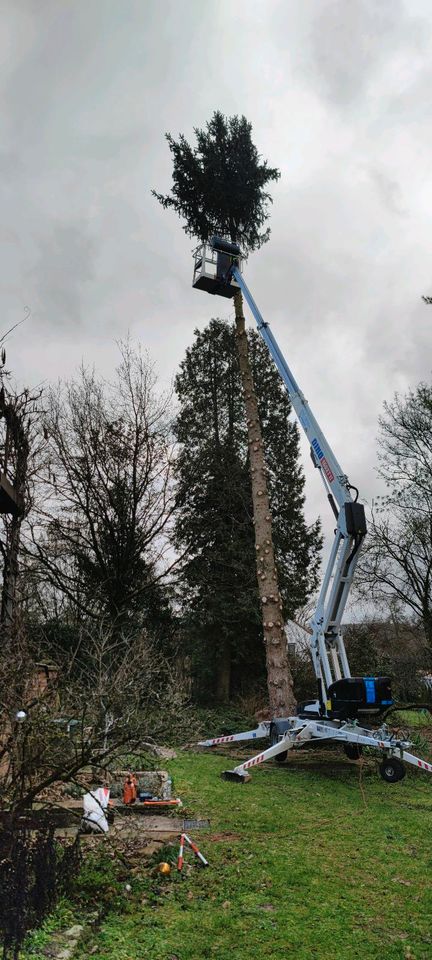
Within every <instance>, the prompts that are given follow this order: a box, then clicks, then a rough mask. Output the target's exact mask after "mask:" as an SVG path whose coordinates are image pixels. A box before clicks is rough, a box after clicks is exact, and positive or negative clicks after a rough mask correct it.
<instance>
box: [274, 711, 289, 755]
mask: <svg viewBox="0 0 432 960" xmlns="http://www.w3.org/2000/svg"><path fill="white" fill-rule="evenodd" d="M281 724H284V726H283V729H281ZM287 729H288V724H287V723H286V722H284V721H283V720H282V721H279V722H278V721H277V720H276V721H275V722H274V723H272V725H271V729H270V745H271V746H272V747H274V746H276V744H277V743H279V736H280V734H281V733H284V732H285V730H287ZM287 756H288V750H283V752H282V753H278V754H277V755H276V756H275V757H273V760H276V763H283V762H284V760H286V758H287Z"/></svg>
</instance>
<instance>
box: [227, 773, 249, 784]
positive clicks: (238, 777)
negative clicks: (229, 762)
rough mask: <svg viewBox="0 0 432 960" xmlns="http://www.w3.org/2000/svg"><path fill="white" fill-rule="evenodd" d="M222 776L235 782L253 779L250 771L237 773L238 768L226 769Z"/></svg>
mask: <svg viewBox="0 0 432 960" xmlns="http://www.w3.org/2000/svg"><path fill="white" fill-rule="evenodd" d="M221 777H222V780H231V781H232V782H233V783H247V782H248V780H252V777H251V775H250V774H249V773H237V771H236V770H224V771H223V773H221Z"/></svg>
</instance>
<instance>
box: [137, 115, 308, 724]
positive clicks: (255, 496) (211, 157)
mask: <svg viewBox="0 0 432 960" xmlns="http://www.w3.org/2000/svg"><path fill="white" fill-rule="evenodd" d="M251 133H252V126H251V124H250V123H248V121H247V120H246V118H245V117H243V116H242V117H237V116H234V117H224V116H223V114H222V113H220V112H219V111H216V112H215V113H214V114H213V117H212V118H211V120H210V121H209V122H208V123H207V125H206V129H205V130H200V129H195V136H196V141H197V142H196V146H195V147H192V146H190V144H189V143H188V142H187V140H186V139H185V137H184V136H183V135H180V137H179V140H178V141H175V140H174V138H173V137H172V136H171V135H170V134H167V140H168V144H169V148H170V151H171V155H172V160H173V186H172V191H171V194H168V195H163V194H160V193H156V192H155V191H153V193H154V195H155V197H156V198H157V199H158V200H159V202H160V203H162V206H163V207H165V208H171V209H173V210H175V211H176V213H177V214H178V215H179V216H180V217H182V218H184V220H185V221H186V222H185V225H184V230H185V231H186V233H188V234H189V235H190V236H194V237H196V238H197V239H200V240H204V241H207V240H208V239H209V238H210V237H211V236H212V234H214V233H217V234H220V235H222V236H223V237H225V238H229V239H230V240H232V241H233V242H235V243H239V244H240V246H241V247H242V250H243V252H244V253H248V252H250V251H252V250H256V249H258V248H259V247H260V246H262V244H263V243H265V242H266V241H267V240H268V238H269V235H270V229H269V227H265V224H266V221H267V220H268V204H269V203H270V202H271V197H270V194H269V193H268V192H267V191H266V186H267V184H268V183H270V182H271V181H275V180H278V179H279V177H280V172H279V170H277V169H276V168H275V167H269V166H268V164H267V161H263V160H262V159H261V158H260V155H259V153H258V151H257V148H256V146H255V144H254V143H253V141H252V136H251ZM234 306H235V319H236V338H237V350H238V357H239V363H240V371H241V377H242V387H243V400H244V406H245V411H246V419H247V425H248V435H249V455H250V456H249V460H250V471H251V487H252V506H253V515H254V523H255V546H256V564H257V582H258V589H259V595H260V604H261V612H262V624H263V631H264V639H265V647H266V664H267V683H268V693H269V705H270V710H271V713H272V715H273V716H284V715H286V714H287V713H288V714H289V713H292V712H293V710H294V707H295V699H294V694H293V687H292V675H291V671H290V667H289V662H288V656H287V647H286V641H285V634H284V631H283V623H282V597H281V595H280V592H279V584H278V573H277V568H276V562H275V550H274V542H273V530H272V517H271V512H270V501H269V494H268V487H267V465H266V462H265V457H264V446H263V438H262V431H261V424H260V419H259V411H258V405H257V400H256V394H255V388H254V381H253V376H252V369H251V365H250V361H249V354H248V340H247V337H246V330H245V319H244V315H243V301H242V296H241V293H240V291H238V292H237V293H236V295H235V298H234Z"/></svg>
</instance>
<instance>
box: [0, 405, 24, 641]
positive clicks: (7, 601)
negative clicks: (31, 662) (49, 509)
mask: <svg viewBox="0 0 432 960" xmlns="http://www.w3.org/2000/svg"><path fill="white" fill-rule="evenodd" d="M4 416H5V418H6V422H7V429H8V430H10V431H11V433H12V430H13V432H14V439H15V443H16V448H17V452H16V465H15V480H14V489H15V491H16V493H17V494H18V499H19V501H20V502H21V503H24V496H25V485H26V478H27V463H28V454H29V444H28V439H27V437H26V435H25V432H24V430H23V427H22V421H21V419H20V418H19V417H17V415H16V414H15V415H14V418H12V415H11V414H10V413H9V411H8V410H6V412H5V413H4ZM10 421H12V425H13V426H11V423H10ZM21 525H22V513H19V514H18V516H16V517H15V516H14V517H12V520H11V522H10V528H9V532H8V537H7V542H6V558H5V562H4V569H3V590H2V598H1V611H0V626H1V627H2V628H3V630H5V631H8V630H10V629H11V628H12V625H13V621H14V617H15V612H16V599H17V598H16V592H17V582H18V573H19V548H20V539H21Z"/></svg>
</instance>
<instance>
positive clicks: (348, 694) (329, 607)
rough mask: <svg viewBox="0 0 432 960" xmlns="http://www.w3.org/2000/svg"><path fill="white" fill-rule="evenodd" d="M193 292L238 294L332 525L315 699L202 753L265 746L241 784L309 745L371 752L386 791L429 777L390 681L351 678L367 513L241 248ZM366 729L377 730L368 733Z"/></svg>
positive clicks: (203, 263) (196, 278) (219, 255)
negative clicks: (395, 727) (347, 624)
mask: <svg viewBox="0 0 432 960" xmlns="http://www.w3.org/2000/svg"><path fill="white" fill-rule="evenodd" d="M193 286H194V287H195V289H198V290H205V291H207V292H208V293H211V294H216V295H219V296H223V297H233V296H234V295H235V293H236V292H237V291H238V290H241V291H242V293H243V296H244V298H245V300H246V302H247V304H248V305H249V307H250V310H251V312H252V314H253V316H254V319H255V321H256V324H257V328H258V331H259V333H260V334H261V336H262V338H263V340H264V342H265V343H266V344H267V347H268V350H269V353H270V356H271V357H272V359H273V361H274V363H275V364H276V367H277V369H278V371H279V373H280V375H281V377H282V380H283V382H284V384H285V387H286V390H287V392H288V395H289V398H290V401H291V405H292V407H293V409H294V411H295V413H296V415H297V417H298V419H299V422H300V424H301V426H302V428H303V430H304V432H305V434H306V436H307V438H308V441H309V443H310V448H311V457H312V461H313V464H314V466H315V467H316V468H317V469H318V470H319V473H320V476H321V479H322V482H323V485H324V489H325V492H326V494H327V499H328V502H329V504H330V507H331V509H332V511H333V514H334V516H335V520H336V529H335V536H334V541H333V545H332V549H331V552H330V556H329V561H328V564H327V569H326V571H325V574H324V577H323V581H322V585H321V590H320V593H319V597H318V603H317V607H316V610H315V613H314V617H313V620H312V634H311V638H310V654H311V658H312V663H313V667H314V671H315V676H316V680H317V699H316V700H313V701H310V702H307V703H303V704H302V705H301V706H299V707H298V712H297V715H296V716H294V717H286V718H279V717H278V718H275V719H273V720H271V721H264V722H262V723H259V724H258V726H257V727H256V728H255V729H254V730H248V731H245V732H243V733H237V734H232V735H231V736H223V737H215V738H213V739H211V740H203V741H201V743H200V745H201V746H204V747H213V746H216V745H218V744H225V743H238V742H241V741H245V740H258V739H260V738H269V739H270V746H269V747H268V748H267V749H264V750H262V751H261V752H260V753H257V754H256V755H255V756H253V757H251V758H250V759H249V760H246V761H245V762H244V763H240V764H239V765H238V766H237V767H235V768H234V769H233V770H227V771H225V772H224V773H223V775H222V776H223V777H224V779H226V780H233V781H236V782H238V783H245V782H246V781H247V780H250V774H249V770H250V769H251V768H252V767H255V766H257V765H258V764H261V763H264V762H265V761H266V760H270V759H273V758H274V759H275V760H278V761H283V760H285V759H286V757H287V753H288V751H289V750H297V749H299V748H301V747H304V746H305V745H306V744H310V745H312V744H313V743H314V742H316V743H318V742H319V743H321V744H323V745H324V744H325V743H326V742H327V744H328V745H329V746H334V745H335V744H341V745H342V746H343V748H344V750H345V753H346V754H347V756H348V757H349V758H350V759H357V758H358V757H359V756H360V754H361V752H362V749H363V747H369V748H372V749H374V750H375V751H377V753H378V754H379V755H380V756H381V762H380V766H379V770H380V774H381V776H382V778H383V779H384V780H385V781H387V783H396V782H397V781H398V780H402V778H403V777H404V776H405V772H406V770H405V766H404V762H405V763H409V764H413V765H414V766H415V767H418V768H419V769H421V770H425V771H427V772H428V773H432V764H430V763H427V762H426V761H424V760H421V759H419V758H418V757H415V756H414V755H413V754H412V753H410V752H409V748H410V747H411V743H410V742H409V741H406V740H401V739H398V738H397V737H396V736H394V735H393V734H392V733H391V731H390V730H389V728H388V727H387V725H386V724H385V722H384V718H383V715H384V714H385V713H386V712H387V711H388V710H389V709H390V708H391V707H392V705H393V702H394V701H393V698H392V694H391V682H390V678H389V677H381V676H378V677H372V676H371V677H352V676H351V672H350V668H349V663H348V657H347V653H346V650H345V644H344V639H343V634H342V630H341V625H342V618H343V614H344V610H345V607H346V604H347V600H348V597H349V593H350V589H351V585H352V582H353V577H354V572H355V569H356V566H357V562H358V559H359V554H360V550H361V546H362V543H363V540H364V537H365V535H366V532H367V530H366V517H365V510H364V506H363V505H362V504H361V503H359V501H358V496H359V493H358V490H357V488H356V487H354V486H353V485H352V484H351V483H350V482H349V480H348V477H347V476H346V474H345V473H344V472H343V470H342V468H341V467H340V465H339V463H338V461H337V459H336V457H335V455H334V453H333V451H332V449H331V447H330V445H329V443H328V441H327V440H326V437H325V436H324V434H323V432H322V430H321V428H320V426H319V424H318V421H317V420H316V418H315V416H314V415H313V413H312V410H311V408H310V406H309V404H308V402H307V400H306V399H305V397H304V395H303V393H302V391H301V390H300V387H299V386H298V384H297V382H296V380H295V378H294V376H293V373H292V372H291V370H290V368H289V366H288V364H287V362H286V360H285V358H284V356H283V354H282V352H281V349H280V347H279V346H278V344H277V342H276V340H275V337H274V336H273V333H272V332H271V330H270V328H269V325H268V323H266V322H265V321H264V319H263V317H262V315H261V313H260V311H259V309H258V307H257V305H256V303H255V300H254V299H253V297H252V294H251V292H250V290H249V288H248V286H247V284H246V283H245V280H244V278H243V275H242V252H241V249H240V247H239V246H238V244H235V243H231V242H229V241H227V240H224V239H223V238H221V237H217V236H215V237H213V238H212V239H211V240H210V241H209V242H208V243H203V244H201V245H200V246H199V247H198V248H197V250H196V251H195V253H194V272H193ZM380 718H383V719H382V720H381V719H380ZM368 723H369V724H371V723H373V724H375V725H374V726H370V725H369V726H365V724H368ZM378 723H380V725H379V726H378Z"/></svg>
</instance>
